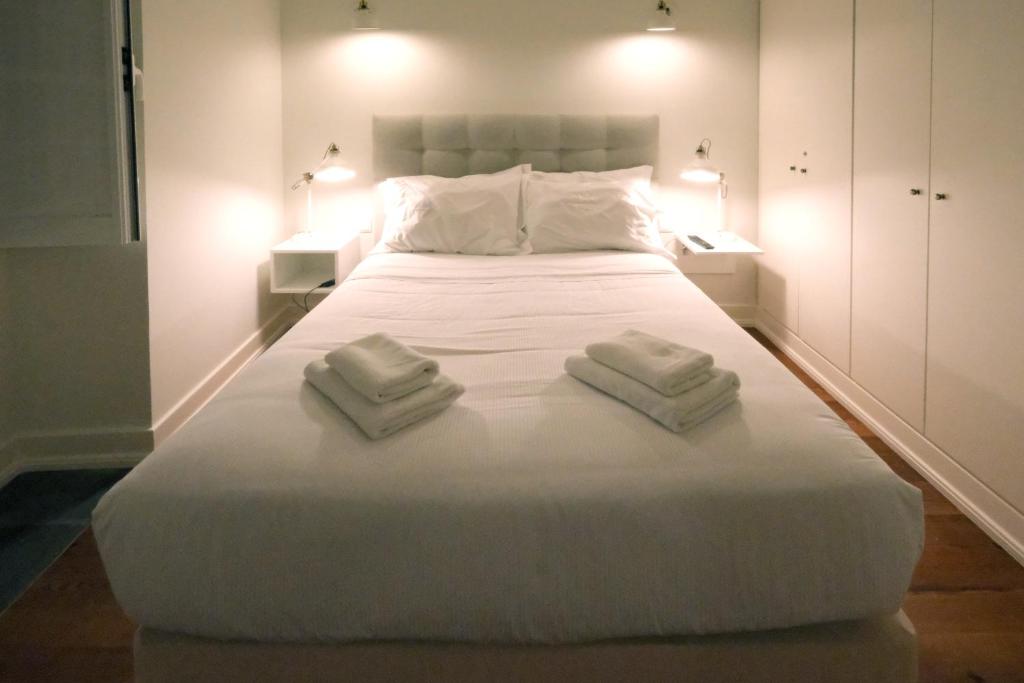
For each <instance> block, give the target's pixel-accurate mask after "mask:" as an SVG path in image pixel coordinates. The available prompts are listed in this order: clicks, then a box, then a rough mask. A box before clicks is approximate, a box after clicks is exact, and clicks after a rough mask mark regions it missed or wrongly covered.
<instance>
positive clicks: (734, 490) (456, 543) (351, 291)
mask: <svg viewBox="0 0 1024 683" xmlns="http://www.w3.org/2000/svg"><path fill="white" fill-rule="evenodd" d="M630 327H631V328H636V329H639V330H644V331H646V332H650V333H652V334H656V335H660V336H664V337H666V338H669V339H672V340H674V341H677V342H679V343H682V344H685V345H687V346H692V347H696V348H700V349H704V350H707V351H709V352H711V353H712V354H713V355H714V356H715V359H716V361H717V363H718V365H719V366H722V367H725V368H729V369H732V370H735V371H736V372H737V373H738V374H739V375H740V377H741V378H742V381H743V388H742V390H741V393H740V401H739V402H738V403H737V404H735V405H733V406H731V407H729V408H727V409H726V410H725V411H723V412H722V413H720V414H719V415H718V416H716V417H715V418H714V419H712V420H710V421H709V422H707V423H705V424H703V425H700V426H698V427H696V428H695V429H693V430H691V431H689V432H687V433H685V434H682V435H678V434H673V433H672V432H670V431H668V430H666V429H664V428H662V427H661V426H659V425H658V424H656V423H654V422H653V421H651V420H650V419H649V418H647V417H646V416H644V415H642V414H641V413H639V412H637V411H635V410H633V409H632V408H630V407H628V406H626V405H624V404H622V403H619V402H617V401H615V400H614V399H612V398H610V397H608V396H605V395H603V394H601V393H599V392H597V391H595V390H594V389H592V388H590V387H588V386H586V385H584V384H582V383H580V382H578V381H576V380H574V379H572V378H570V377H568V376H567V375H566V374H565V373H564V372H563V370H562V363H563V361H564V359H565V357H566V356H567V355H568V354H570V353H574V352H579V351H580V350H581V349H582V348H583V347H584V346H585V345H586V344H587V343H588V342H591V341H594V340H597V339H601V338H603V337H607V336H609V335H612V334H614V333H617V332H620V331H622V330H624V329H626V328H630ZM375 331H386V332H389V333H390V334H392V335H393V336H394V337H396V338H397V339H399V340H400V341H403V342H405V343H407V344H410V345H412V346H414V347H415V348H416V349H417V350H419V351H421V352H422V353H425V354H428V355H430V356H432V357H435V358H437V359H438V361H439V362H440V363H441V371H442V372H444V373H446V374H448V375H450V376H451V377H452V378H454V379H455V380H456V381H459V382H461V383H463V384H465V385H466V387H467V391H466V393H465V395H464V396H463V397H462V399H461V400H460V401H459V402H458V403H457V404H456V405H455V406H453V407H452V408H450V409H449V410H447V411H445V412H444V413H442V414H441V415H439V416H438V417H436V418H433V419H431V420H428V421H425V422H423V423H421V424H418V425H415V426H413V427H411V428H409V429H406V430H403V431H402V432H400V433H398V434H396V435H394V436H392V437H389V438H386V439H382V440H380V441H377V442H371V441H369V440H368V439H366V438H365V437H364V436H363V435H362V434H361V433H360V432H359V430H358V428H357V427H356V426H355V425H354V424H353V423H351V422H349V421H348V419H347V418H345V417H344V416H343V415H342V414H340V413H339V412H338V411H337V410H336V409H335V408H334V407H333V406H332V405H331V404H330V403H329V402H328V401H327V400H326V399H324V398H323V397H322V396H320V395H319V394H318V393H317V391H316V390H315V389H313V388H312V387H310V386H308V385H306V384H304V383H303V375H302V369H303V367H304V366H305V365H306V363H308V362H309V361H310V360H312V359H313V358H316V357H319V356H322V355H323V354H324V353H325V352H327V351H328V350H330V349H333V348H335V347H336V346H337V345H339V344H341V343H343V342H347V341H351V340H353V339H355V338H357V337H359V336H362V335H365V334H368V333H371V332H375ZM93 519H94V526H95V530H96V536H97V539H98V541H99V545H100V551H101V553H102V556H103V560H104V564H105V566H106V568H107V572H108V574H109V576H110V580H111V583H112V585H113V588H114V592H115V594H116V596H117V599H118V600H119V602H120V603H121V605H122V606H123V607H124V609H125V610H126V611H127V613H128V614H129V615H130V616H131V617H132V618H133V619H135V620H136V621H137V622H139V623H140V624H142V625H144V626H148V627H151V628H157V629H162V630H167V631H178V632H183V633H189V634H196V635H202V636H208V637H220V638H244V639H258V640H348V639H366V638H377V639H448V640H470V641H481V640H490V641H546V642H564V641H580V640H589V639H599V638H610V637H622V636H633V635H670V634H689V633H711V632H727V631H738V630H757V629H767V628H776V627H786V626H791V625H796V624H804V623H811V622H820V621H829V620H838V619H852V618H859V617H865V616H869V615H876V614H884V613H891V612H895V611H896V610H897V609H898V608H899V605H900V602H901V600H902V597H903V594H904V592H905V591H906V589H907V586H908V584H909V582H910V576H911V572H912V570H913V568H914V565H915V563H916V561H917V559H918V556H919V554H920V551H921V546H922V542H923V535H922V506H921V497H920V493H919V491H918V490H917V489H916V488H914V487H912V486H910V485H908V484H906V483H904V482H903V481H902V480H901V479H899V478H898V477H897V476H896V475H894V474H893V473H892V472H891V471H890V470H889V468H888V467H887V466H886V465H885V464H884V463H883V462H882V461H881V460H879V459H878V458H877V457H876V456H875V455H874V454H873V453H872V452H871V451H870V450H869V449H868V448H867V447H866V446H865V445H864V444H863V443H862V442H861V440H860V439H859V438H857V437H856V436H855V435H854V434H853V433H852V432H851V431H850V430H849V429H848V428H847V426H846V425H845V424H844V423H843V422H842V421H840V420H839V419H838V418H837V417H835V415H834V414H833V413H832V412H831V411H830V410H829V409H828V407H826V406H825V405H824V404H823V403H822V402H821V401H820V400H818V399H817V398H816V397H815V396H814V395H813V394H812V393H811V392H810V391H808V390H807V389H806V388H805V387H803V385H801V384H800V383H799V382H798V381H797V380H796V379H795V378H794V377H793V376H792V375H791V374H790V373H789V372H788V371H787V370H786V369H785V368H783V367H782V366H781V365H780V364H779V363H778V362H777V361H775V359H773V358H772V357H771V355H770V354H768V353H767V352H766V351H765V350H763V349H762V348H761V347H760V346H759V345H758V344H757V343H756V342H755V341H754V340H753V339H751V338H750V337H749V336H748V335H747V334H746V333H745V332H743V331H742V330H741V329H740V328H738V327H737V326H736V325H735V324H734V323H732V322H731V321H730V320H729V319H728V318H727V317H726V316H725V314H723V313H722V312H721V311H720V310H719V309H718V308H717V307H716V306H715V305H714V304H713V303H712V302H711V301H710V300H709V299H707V298H706V297H705V296H704V295H703V294H702V293H701V292H700V291H699V290H698V289H697V288H696V287H695V286H694V285H693V284H692V283H691V282H690V281H689V280H687V279H686V278H685V277H683V276H682V275H680V274H679V273H678V271H676V270H675V269H674V268H673V267H672V265H671V264H670V263H669V262H668V261H666V260H665V259H663V258H662V257H660V256H656V255H652V254H633V253H609V252H590V253H580V254H551V255H534V256H515V257H494V256H490V257H488V256H484V257H474V256H452V255H433V254H378V255H374V256H371V257H369V258H368V259H367V260H366V261H364V262H363V263H362V264H361V265H360V266H359V267H358V268H357V269H356V271H355V272H354V273H353V274H352V275H351V277H350V278H349V279H348V280H347V281H346V282H345V283H343V284H342V285H341V286H340V287H339V288H338V290H337V291H336V292H335V293H333V294H332V295H331V296H330V297H328V298H327V299H326V300H325V301H324V302H323V303H322V304H321V305H320V306H318V307H317V308H316V309H315V310H314V311H313V312H312V313H311V314H310V315H309V316H308V317H307V318H306V319H305V320H304V321H303V322H302V323H300V324H299V325H298V326H297V327H295V328H294V329H293V330H291V331H290V332H289V333H288V334H287V335H286V336H285V337H284V338H283V339H282V340H281V341H279V342H278V343H277V344H275V345H274V346H273V347H272V348H271V349H270V350H269V351H268V352H267V353H266V354H264V355H263V356H262V357H261V358H259V359H258V360H257V361H256V362H254V363H253V364H252V366H251V367H249V368H247V369H246V370H245V371H243V372H242V373H241V374H240V375H239V376H238V377H237V378H236V379H235V380H233V381H232V382H231V383H230V384H229V385H228V387H227V388H226V389H225V390H224V391H223V392H222V393H221V394H220V395H218V396H217V397H216V398H215V399H214V400H213V401H212V402H211V403H210V404H209V405H208V406H207V407H206V408H204V409H203V410H202V411H201V412H200V413H199V414H198V415H196V417H194V418H193V419H192V420H191V421H190V422H189V423H188V424H187V425H186V426H185V427H184V428H183V429H181V430H180V431H179V432H178V433H176V434H175V435H174V436H172V437H171V438H170V439H168V440H167V442H166V443H165V444H163V445H162V446H161V447H160V448H159V449H158V450H157V451H156V452H155V453H153V454H152V455H151V456H150V457H148V458H147V459H146V460H145V461H144V462H143V463H142V464H141V465H140V466H139V467H137V468H136V469H135V470H134V471H133V472H132V473H131V474H129V475H128V476H127V477H125V479H124V480H123V481H121V482H120V483H119V484H118V485H117V486H116V487H114V488H113V489H112V490H111V491H110V492H109V493H108V494H107V495H106V496H105V497H104V498H103V500H102V501H101V502H100V504H99V506H98V507H97V509H96V512H95V514H94V518H93Z"/></svg>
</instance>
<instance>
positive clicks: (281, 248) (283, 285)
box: [270, 233, 362, 294]
mask: <svg viewBox="0 0 1024 683" xmlns="http://www.w3.org/2000/svg"><path fill="white" fill-rule="evenodd" d="M361 236H362V233H356V234H355V235H348V236H339V235H335V234H317V233H314V234H312V235H296V236H295V237H292V238H291V239H289V240H287V241H285V242H282V243H280V244H278V245H277V246H276V247H274V248H273V249H271V250H270V291H271V292H273V293H274V294H305V293H306V292H308V291H310V290H311V289H316V288H317V285H319V284H320V283H321V282H326V281H328V280H334V281H335V282H336V283H339V284H340V283H341V281H342V280H344V279H345V277H346V276H347V275H348V274H349V273H350V272H352V269H353V268H355V266H356V264H358V263H359V260H360V257H361V254H360V242H361ZM335 286H337V285H335ZM332 289H333V287H324V288H321V289H319V290H318V291H319V292H320V293H326V292H329V291H331V290H332Z"/></svg>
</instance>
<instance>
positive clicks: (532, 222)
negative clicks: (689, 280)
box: [525, 175, 673, 258]
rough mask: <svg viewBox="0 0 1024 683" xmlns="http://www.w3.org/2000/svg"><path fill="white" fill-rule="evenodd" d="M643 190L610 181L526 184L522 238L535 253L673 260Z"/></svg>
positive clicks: (532, 179)
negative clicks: (648, 255)
mask: <svg viewBox="0 0 1024 683" xmlns="http://www.w3.org/2000/svg"><path fill="white" fill-rule="evenodd" d="M642 190H643V188H642V187H635V188H630V187H628V186H627V185H624V184H623V183H621V182H614V181H611V180H569V179H558V180H555V181H550V180H547V179H538V178H537V177H535V176H533V175H531V177H530V178H529V179H528V180H527V181H526V190H525V197H526V234H527V238H528V239H529V246H530V247H531V249H532V250H533V252H534V253H535V254H544V253H552V252H562V251H589V250H594V249H622V250H625V251H646V252H652V253H656V254H662V255H664V256H667V257H669V258H673V257H672V255H671V254H670V253H669V252H668V251H667V250H666V249H665V247H664V244H663V243H662V241H661V235H660V234H659V233H658V223H657V209H656V208H655V206H654V204H653V203H652V202H651V201H650V199H649V198H648V197H647V196H646V193H645V192H643V191H642Z"/></svg>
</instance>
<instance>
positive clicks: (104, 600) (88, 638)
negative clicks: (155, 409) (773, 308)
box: [0, 333, 1024, 683]
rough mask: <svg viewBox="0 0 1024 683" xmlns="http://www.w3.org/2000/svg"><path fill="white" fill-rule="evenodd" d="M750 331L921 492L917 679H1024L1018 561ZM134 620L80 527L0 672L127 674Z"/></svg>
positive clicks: (1, 638)
mask: <svg viewBox="0 0 1024 683" xmlns="http://www.w3.org/2000/svg"><path fill="white" fill-rule="evenodd" d="M754 336H755V337H757V338H758V340H759V341H761V343H763V344H764V345H765V346H767V347H769V348H770V349H771V350H772V352H773V353H775V355H776V356H777V357H778V358H779V359H780V360H781V361H782V362H783V363H784V364H785V365H786V366H787V367H788V368H790V370H792V371H793V373H794V374H795V375H797V376H798V377H799V378H800V379H801V380H803V382H804V383H805V384H807V385H808V386H809V387H811V388H812V389H813V390H814V391H815V392H816V393H817V394H818V396H820V397H821V398H822V400H824V401H825V402H826V403H828V404H829V406H831V408H832V409H833V410H834V411H835V412H836V413H837V414H838V415H839V416H840V417H842V418H843V419H844V420H846V422H847V423H848V424H849V425H850V427H851V428H852V429H853V430H854V431H855V432H857V434H858V435H860V437H861V438H862V439H864V441H865V442H867V444H868V445H869V446H871V448H873V449H874V451H875V452H876V453H878V455H879V456H881V457H882V459H883V460H885V461H886V462H887V463H889V466H890V467H892V468H893V470H895V471H896V472H897V473H898V474H899V475H900V476H902V477H903V478H904V479H906V480H907V481H909V482H910V483H912V484H914V485H915V486H917V487H918V488H920V489H921V490H922V491H923V492H924V500H925V515H926V518H925V524H926V540H925V548H924V556H923V557H922V559H921V562H920V564H919V565H918V567H917V572H916V573H915V575H914V580H913V584H912V586H911V589H910V593H909V594H908V595H907V599H906V602H905V603H904V609H905V610H906V612H907V614H908V615H909V616H910V619H911V621H913V622H914V625H915V626H916V628H917V631H918V637H919V640H920V650H921V681H923V682H926V683H930V682H931V681H966V682H968V683H978V682H981V681H986V682H989V683H994V682H1000V683H1001V682H1004V681H1005V682H1022V683H1024V568H1022V567H1021V566H1020V565H1018V564H1017V563H1016V562H1015V561H1014V560H1013V559H1012V558H1010V557H1009V556H1008V555H1007V554H1006V553H1005V552H1003V551H1002V550H1001V549H1000V548H999V547H998V546H996V545H995V544H994V543H993V542H992V541H990V540H989V539H988V537H986V536H985V535H984V534H983V533H982V532H981V531H979V530H978V528H977V527H975V526H974V525H973V524H972V523H971V522H970V521H969V520H968V519H967V518H966V517H964V516H963V515H962V514H960V512H959V511H958V510H957V509H956V508H955V507H953V505H952V504H950V503H949V502H948V501H947V500H945V499H944V498H943V497H942V496H940V495H939V494H938V492H937V491H936V490H935V489H934V488H932V487H931V486H930V485H929V484H928V483H927V482H926V481H924V479H922V478H921V477H920V476H919V475H918V474H917V473H916V472H915V471H914V470H912V469H911V468H910V467H909V466H907V465H906V464H905V463H904V462H903V461H902V460H901V459H900V458H899V457H898V456H897V455H896V454H895V453H893V452H892V451H891V450H890V449H889V448H888V447H887V446H886V445H885V444H883V443H882V441H881V440H880V439H879V438H878V437H876V436H874V435H873V434H872V433H871V432H870V431H868V430H867V428H866V427H864V425H863V424H861V423H860V422H859V421H857V420H856V419H854V418H853V416H852V415H850V413H849V412H848V411H846V409H844V408H843V407H842V406H841V405H839V404H838V403H837V402H836V401H835V400H834V399H833V398H832V397H831V396H829V395H828V394H827V393H825V391H824V390H822V389H821V387H819V386H818V385H817V384H815V383H814V382H813V381H812V380H811V379H810V377H808V376H807V375H806V374H805V373H804V372H803V371H801V370H800V369H799V368H798V367H796V366H795V365H794V364H793V363H792V362H791V361H789V359H787V358H786V357H785V356H783V355H782V353H781V352H779V351H778V350H777V349H775V348H773V347H772V346H771V344H770V342H768V341H767V340H766V339H764V338H763V337H762V336H760V335H759V334H757V333H754ZM134 628H135V626H134V624H132V622H131V621H130V620H129V619H128V618H127V617H126V616H125V615H124V614H123V613H122V612H121V610H120V609H119V608H118V607H117V604H116V603H115V602H114V598H113V595H111V592H110V586H109V584H108V583H107V579H106V575H105V574H104V572H103V566H102V565H101V563H100V559H99V555H98V554H97V551H96V543H95V540H94V539H93V536H92V534H91V532H86V533H85V534H84V535H83V536H82V537H81V538H79V539H78V541H76V542H75V544H74V545H72V546H71V548H70V549H68V551H67V552H66V553H65V554H64V555H63V556H62V557H61V558H60V559H59V560H58V561H57V562H56V563H55V564H54V565H53V566H52V567H51V568H50V569H49V570H48V571H47V572H46V574H44V575H43V576H42V577H41V578H40V579H39V580H38V581H36V583H35V584H34V585H33V586H32V587H31V588H30V589H29V590H28V592H27V593H26V594H25V595H24V596H22V598H21V599H20V600H19V601H18V602H16V603H15V604H14V605H13V606H12V607H11V608H10V609H9V610H8V611H7V612H5V613H4V614H3V615H0V681H4V682H9V683H21V682H26V683H27V682H29V681H47V682H49V683H57V682H61V681H69V682H71V681H73V682H75V683H91V682H92V681H102V682H104V683H112V682H118V681H130V680H131V643H132V633H133V631H134Z"/></svg>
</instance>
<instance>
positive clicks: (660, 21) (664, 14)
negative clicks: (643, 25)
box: [647, 0, 676, 31]
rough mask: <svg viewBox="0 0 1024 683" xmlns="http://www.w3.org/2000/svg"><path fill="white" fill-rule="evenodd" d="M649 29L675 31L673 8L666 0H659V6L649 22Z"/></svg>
mask: <svg viewBox="0 0 1024 683" xmlns="http://www.w3.org/2000/svg"><path fill="white" fill-rule="evenodd" d="M647 30H648V31H675V30H676V22H675V19H673V18H672V8H671V7H669V6H668V3H667V2H665V0H658V6H657V7H656V8H655V9H654V12H653V13H652V14H651V17H650V19H649V20H648V22H647Z"/></svg>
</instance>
